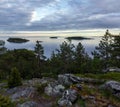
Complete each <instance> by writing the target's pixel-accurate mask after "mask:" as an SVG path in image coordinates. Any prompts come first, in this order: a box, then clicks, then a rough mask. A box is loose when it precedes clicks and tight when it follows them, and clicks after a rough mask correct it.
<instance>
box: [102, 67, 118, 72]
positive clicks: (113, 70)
mask: <svg viewBox="0 0 120 107" xmlns="http://www.w3.org/2000/svg"><path fill="white" fill-rule="evenodd" d="M103 72H120V68H118V67H109V68H106V69H103Z"/></svg>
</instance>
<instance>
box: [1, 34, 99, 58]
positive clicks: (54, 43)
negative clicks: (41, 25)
mask: <svg viewBox="0 0 120 107" xmlns="http://www.w3.org/2000/svg"><path fill="white" fill-rule="evenodd" d="M11 37H12V36H11ZM8 38H9V36H0V40H4V41H5V47H6V48H7V49H9V50H13V49H24V48H25V49H29V50H34V47H35V44H36V41H37V40H38V41H42V42H41V44H42V46H43V47H44V54H45V56H46V57H47V58H50V56H51V53H52V51H55V50H56V49H59V46H60V44H62V42H64V41H66V42H68V40H67V39H65V38H66V37H58V38H50V37H49V36H20V38H24V39H28V40H30V41H29V42H26V43H10V42H8V41H7V39H8ZM89 38H92V39H83V40H72V41H71V43H73V44H74V45H75V46H76V45H77V44H78V43H79V42H81V43H82V45H83V46H84V48H85V51H86V52H87V53H88V54H89V55H90V56H91V51H94V50H95V46H98V44H99V41H100V40H101V36H91V37H90V36H89Z"/></svg>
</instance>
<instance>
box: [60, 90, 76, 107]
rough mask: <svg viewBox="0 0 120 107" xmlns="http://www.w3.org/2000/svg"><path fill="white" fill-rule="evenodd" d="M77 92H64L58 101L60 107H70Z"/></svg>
mask: <svg viewBox="0 0 120 107" xmlns="http://www.w3.org/2000/svg"><path fill="white" fill-rule="evenodd" d="M77 98H78V92H77V91H76V90H75V89H68V90H65V91H64V93H63V95H62V98H61V99H60V100H58V105H59V106H60V107H70V106H72V104H73V103H74V102H75V101H76V100H77Z"/></svg>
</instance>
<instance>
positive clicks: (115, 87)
mask: <svg viewBox="0 0 120 107" xmlns="http://www.w3.org/2000/svg"><path fill="white" fill-rule="evenodd" d="M100 88H102V89H106V90H108V91H110V92H111V93H112V94H113V95H115V96H116V97H118V98H120V82H117V81H107V82H106V83H105V84H103V85H102V86H101V87H100Z"/></svg>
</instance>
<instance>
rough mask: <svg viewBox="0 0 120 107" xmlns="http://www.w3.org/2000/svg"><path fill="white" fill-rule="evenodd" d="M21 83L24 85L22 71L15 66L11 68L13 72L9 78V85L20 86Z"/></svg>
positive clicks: (10, 86)
mask: <svg viewBox="0 0 120 107" xmlns="http://www.w3.org/2000/svg"><path fill="white" fill-rule="evenodd" d="M20 85H22V80H21V77H20V73H19V71H18V69H17V68H16V67H14V68H13V69H12V70H11V74H10V76H9V79H8V87H9V88H13V87H16V86H20Z"/></svg>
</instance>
